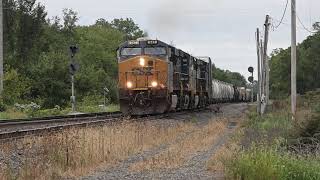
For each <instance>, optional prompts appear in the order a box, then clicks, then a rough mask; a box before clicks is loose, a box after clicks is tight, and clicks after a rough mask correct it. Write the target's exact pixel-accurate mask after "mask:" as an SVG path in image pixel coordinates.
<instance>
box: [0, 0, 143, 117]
mask: <svg viewBox="0 0 320 180" xmlns="http://www.w3.org/2000/svg"><path fill="white" fill-rule="evenodd" d="M4 6H5V7H6V8H5V9H4V44H5V46H4V47H5V49H4V52H5V78H6V79H5V81H4V86H5V92H4V96H3V97H2V98H3V104H5V105H8V106H13V105H14V104H15V103H22V104H28V103H30V102H35V103H37V104H39V105H40V106H41V108H47V109H54V107H55V106H56V105H58V106H60V107H62V108H64V107H66V106H67V105H68V104H69V102H70V94H71V82H70V74H69V64H70V58H69V46H70V45H73V44H75V45H77V46H79V48H80V51H79V53H78V54H77V56H76V61H77V62H78V63H79V64H80V70H79V71H78V72H77V74H76V76H75V80H76V81H75V82H76V95H77V100H78V102H81V101H82V100H83V98H84V97H87V96H100V97H101V96H103V88H104V87H108V89H109V90H110V93H109V94H108V95H107V98H108V100H109V102H110V103H117V100H118V98H117V97H118V95H117V93H118V90H117V74H118V72H117V60H116V49H117V47H118V46H119V44H120V43H121V42H123V41H124V40H125V39H135V38H138V37H142V36H145V35H146V33H145V32H143V31H142V30H141V29H140V28H139V27H138V25H137V24H135V23H134V21H133V20H132V19H129V18H126V19H115V20H113V21H111V22H110V23H109V22H107V21H106V20H104V19H99V20H98V21H97V23H96V24H95V25H91V26H79V25H77V21H78V19H79V17H78V13H77V12H75V11H73V10H71V9H64V10H63V12H62V18H61V19H60V18H58V17H53V18H51V19H48V17H47V13H46V10H45V7H44V6H43V5H41V3H37V1H36V0H29V1H22V0H5V1H4ZM95 106H98V104H95ZM53 111H54V110H53ZM44 114H45V113H44ZM49 114H50V113H49ZM52 114H56V113H54V112H53V113H52Z"/></svg>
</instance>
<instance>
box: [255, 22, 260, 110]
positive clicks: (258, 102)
mask: <svg viewBox="0 0 320 180" xmlns="http://www.w3.org/2000/svg"><path fill="white" fill-rule="evenodd" d="M256 38H257V57H258V99H257V112H258V113H259V114H261V63H260V61H261V53H260V31H259V28H257V32H256Z"/></svg>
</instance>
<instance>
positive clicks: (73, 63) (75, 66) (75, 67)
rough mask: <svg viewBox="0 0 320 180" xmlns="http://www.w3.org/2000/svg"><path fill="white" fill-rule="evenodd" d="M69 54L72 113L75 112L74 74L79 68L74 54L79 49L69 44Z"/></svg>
mask: <svg viewBox="0 0 320 180" xmlns="http://www.w3.org/2000/svg"><path fill="white" fill-rule="evenodd" d="M69 50H70V56H71V62H70V66H69V70H70V75H71V97H70V100H71V105H72V113H75V112H76V96H75V87H74V75H75V73H76V71H78V70H79V64H78V63H76V61H75V56H76V54H77V52H78V51H79V48H78V47H77V46H70V49H69Z"/></svg>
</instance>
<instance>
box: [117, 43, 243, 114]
mask: <svg viewBox="0 0 320 180" xmlns="http://www.w3.org/2000/svg"><path fill="white" fill-rule="evenodd" d="M117 53H118V64H119V101H120V109H121V112H123V113H125V114H135V115H143V114H161V113H165V112H168V111H171V110H176V109H194V108H201V107H206V106H208V105H209V104H211V103H219V102H232V101H240V100H241V101H245V100H246V99H241V98H243V96H242V91H240V90H238V89H239V88H237V87H235V86H233V85H231V84H228V83H224V82H221V81H218V80H213V79H212V65H211V64H212V62H211V59H210V58H209V57H198V58H197V57H193V56H191V55H190V54H188V53H186V52H184V51H182V50H179V49H177V48H175V47H173V46H171V45H168V44H166V43H164V42H162V41H159V40H148V39H138V40H136V41H128V42H125V43H123V44H122V45H120V47H119V49H118V52H117ZM244 96H246V92H245V94H244Z"/></svg>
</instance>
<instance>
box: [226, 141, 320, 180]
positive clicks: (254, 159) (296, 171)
mask: <svg viewBox="0 0 320 180" xmlns="http://www.w3.org/2000/svg"><path fill="white" fill-rule="evenodd" d="M228 167H229V168H228V169H229V175H230V177H232V178H234V179H246V180H256V179H259V180H269V179H274V180H278V179H279V180H286V179H287V180H295V179H297V180H300V179H304V180H309V179H310V180H316V179H320V161H319V159H314V158H313V157H295V156H293V155H291V154H289V153H281V152H278V151H276V150H274V149H272V148H266V147H252V148H251V149H250V150H248V151H243V152H241V153H240V154H238V156H237V157H236V158H235V159H233V160H231V162H230V163H229V164H228Z"/></svg>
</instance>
